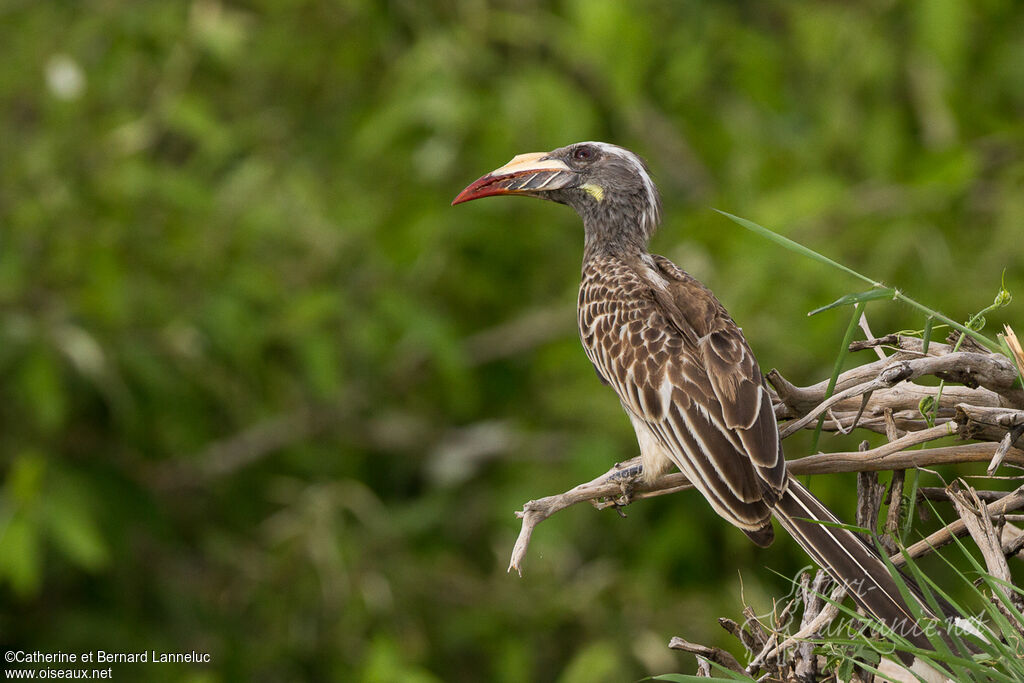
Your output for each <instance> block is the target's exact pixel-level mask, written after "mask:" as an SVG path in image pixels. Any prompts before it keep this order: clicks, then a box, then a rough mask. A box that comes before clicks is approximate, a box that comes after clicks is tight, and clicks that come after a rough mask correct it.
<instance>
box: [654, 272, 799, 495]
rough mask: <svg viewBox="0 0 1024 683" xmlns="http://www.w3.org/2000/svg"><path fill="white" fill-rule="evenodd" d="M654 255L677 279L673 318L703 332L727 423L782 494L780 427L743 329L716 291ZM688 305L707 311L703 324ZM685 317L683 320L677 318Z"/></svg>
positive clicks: (671, 279)
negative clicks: (687, 314)
mask: <svg viewBox="0 0 1024 683" xmlns="http://www.w3.org/2000/svg"><path fill="white" fill-rule="evenodd" d="M652 258H653V260H654V263H655V265H656V266H657V268H658V270H659V271H660V272H661V273H662V275H664V276H665V277H666V279H668V280H669V282H671V283H673V284H670V285H669V287H668V293H669V295H670V297H671V300H672V303H674V304H675V305H674V307H673V306H671V305H670V306H666V307H665V308H666V310H667V311H668V313H669V315H668V318H669V320H670V321H671V322H673V323H674V324H677V325H683V326H691V329H696V330H697V331H698V332H699V338H698V348H699V350H700V352H701V357H702V360H703V363H704V367H705V368H706V370H707V376H708V380H709V382H710V384H711V386H712V388H713V390H714V392H715V396H716V397H717V398H718V401H719V403H720V404H721V406H722V416H723V418H724V420H725V423H726V426H727V427H729V428H730V429H732V430H735V432H736V434H737V435H738V436H739V438H740V440H741V441H742V442H743V448H744V450H745V451H746V455H747V456H748V457H749V458H750V460H751V461H752V462H753V463H754V465H755V466H756V467H757V470H758V474H759V475H760V476H761V477H762V478H763V479H764V481H765V483H766V484H768V486H769V487H770V488H771V489H772V490H773V491H775V492H776V493H777V494H779V493H781V492H782V491H783V489H784V488H785V479H786V461H785V460H784V459H783V455H782V443H781V442H780V440H779V428H778V424H777V423H776V421H775V412H774V411H773V410H772V403H771V396H769V394H768V390H767V389H766V388H765V384H764V378H763V377H762V376H761V368H760V367H759V366H758V364H757V358H755V357H754V352H753V351H751V349H750V345H749V344H747V340H746V337H744V336H743V331H742V330H741V329H740V328H739V327H738V326H737V325H736V323H735V322H733V319H732V318H731V317H730V316H729V314H728V312H726V310H725V307H723V306H722V304H721V303H720V302H719V301H718V299H717V298H716V297H715V295H714V294H712V293H711V290H709V289H708V288H707V287H705V286H704V285H703V284H701V283H700V282H699V281H698V280H696V279H695V278H693V277H691V276H690V275H689V274H687V273H685V272H683V271H682V270H681V269H680V268H679V267H678V266H676V265H675V264H674V263H672V262H671V261H669V260H668V259H667V258H665V257H664V256H653V257H652ZM687 307H689V309H690V310H695V311H699V312H701V313H703V322H701V321H700V320H694V321H692V322H691V321H688V320H686V319H685V313H684V311H686V310H687ZM676 311H678V313H676ZM680 317H683V320H681V321H679V322H676V320H677V319H678V318H680Z"/></svg>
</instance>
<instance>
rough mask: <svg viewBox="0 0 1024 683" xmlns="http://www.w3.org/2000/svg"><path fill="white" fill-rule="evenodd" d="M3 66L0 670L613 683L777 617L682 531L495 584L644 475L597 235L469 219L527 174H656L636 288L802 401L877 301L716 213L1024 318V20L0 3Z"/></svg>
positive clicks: (770, 563) (586, 549)
mask: <svg viewBox="0 0 1024 683" xmlns="http://www.w3.org/2000/svg"><path fill="white" fill-rule="evenodd" d="M0 46H2V47H0V54H2V55H3V59H2V60H0V481H2V486H0V647H3V648H4V649H11V648H14V649H24V650H42V651H50V652H52V651H57V650H62V651H65V652H75V651H86V650H98V649H101V650H105V651H113V652H130V651H142V650H156V651H169V652H188V651H191V650H196V651H199V652H209V653H210V654H211V657H212V660H213V663H212V664H211V665H210V666H200V667H186V666H179V667H175V666H160V665H148V666H147V665H124V666H123V667H116V668H115V678H118V677H120V678H122V680H194V681H233V680H251V681H285V680H296V681H298V680H313V681H316V680H362V681H380V682H386V681H413V682H427V681H480V680H487V681H510V682H511V681H526V680H535V681H561V682H563V683H575V682H577V681H597V680H636V679H639V678H641V677H643V676H645V675H651V674H658V673H664V672H669V671H692V670H693V666H694V661H693V659H692V658H691V657H689V656H683V655H676V654H674V653H671V652H670V651H669V650H667V649H666V643H667V641H668V639H669V637H670V636H672V635H682V636H684V637H686V638H687V639H689V640H693V641H698V642H702V643H705V644H716V643H718V644H721V643H726V644H728V646H729V647H731V648H733V649H735V646H736V643H735V641H731V640H730V639H729V638H728V637H727V635H726V634H725V632H724V631H721V630H720V629H719V627H718V626H717V624H716V623H715V618H716V617H718V616H730V617H733V618H737V617H738V616H739V613H740V609H741V607H742V604H743V599H745V600H746V601H747V602H749V603H752V604H754V605H755V607H758V608H759V609H765V608H767V607H768V606H769V605H770V597H771V596H773V595H774V596H782V595H784V594H785V593H786V592H787V585H786V581H785V579H783V578H780V577H779V576H777V575H776V574H775V573H773V571H777V572H781V573H783V574H792V573H793V572H795V571H796V570H797V569H798V568H799V567H800V566H802V565H803V564H804V563H805V562H806V560H805V559H804V557H803V556H802V555H801V554H800V553H799V551H798V550H797V549H796V547H795V545H794V544H793V543H792V542H791V541H790V540H789V539H780V540H779V541H778V542H777V543H776V544H775V546H774V547H772V548H771V549H769V550H759V549H757V548H755V547H754V546H753V545H751V544H750V543H749V542H748V541H747V540H746V538H745V537H744V536H743V535H742V534H741V533H739V532H738V531H736V530H734V529H732V528H731V527H728V525H726V524H725V523H723V522H721V521H719V520H718V519H717V518H716V517H715V516H714V514H713V513H712V512H711V510H710V508H709V507H708V506H707V505H706V504H705V503H704V501H702V500H700V499H699V497H698V496H696V495H695V494H692V493H689V494H680V495H676V496H669V497H666V498H662V499H658V500H654V501H645V502H642V503H639V504H636V505H634V506H632V507H630V508H629V509H628V517H627V518H626V519H620V518H618V516H617V515H616V514H615V513H614V512H611V511H606V512H602V513H598V512H595V511H594V510H592V509H590V508H589V507H586V506H581V507H578V508H575V509H570V510H567V511H565V512H562V513H561V514H559V515H557V516H556V517H555V518H553V519H551V520H550V521H548V522H546V523H544V524H543V525H541V526H540V527H539V528H538V530H537V532H536V534H535V537H534V541H533V545H532V546H531V548H530V553H529V555H528V557H527V562H526V566H525V575H524V577H523V578H522V579H520V578H517V577H515V576H514V575H513V576H510V575H508V574H506V572H505V568H506V566H507V561H508V555H509V552H510V550H511V547H512V543H513V541H514V539H515V537H516V534H517V532H518V520H516V519H515V518H514V517H513V515H512V512H513V511H514V510H516V509H519V508H520V507H521V505H522V504H523V503H524V502H525V501H527V500H529V499H531V498H536V497H540V496H543V495H548V494H552V493H556V492H559V491H562V490H565V489H567V488H570V487H571V486H573V485H575V484H577V483H579V482H581V481H585V480H588V479H590V478H592V477H593V476H596V475H597V474H599V473H601V472H603V471H604V470H605V469H607V468H608V467H609V466H610V464H611V463H613V462H615V461H618V460H624V459H626V458H629V457H632V456H633V455H634V454H635V452H636V445H635V441H634V438H633V435H632V431H631V429H630V427H629V424H628V421H627V420H626V419H625V417H623V416H622V415H621V409H620V407H619V405H618V402H617V400H616V399H615V398H614V396H613V395H612V393H611V392H610V391H609V390H607V389H606V388H604V387H601V386H600V385H599V383H598V380H597V378H596V377H595V376H594V372H593V370H592V368H591V367H590V365H589V363H588V362H587V360H586V358H585V357H584V355H583V353H582V352H581V350H580V349H579V346H578V341H577V339H576V333H575V328H574V306H575V294H576V292H575V289H576V285H577V281H578V269H579V264H580V256H581V251H582V230H581V226H580V224H579V220H578V218H577V217H576V216H575V215H574V214H573V213H572V212H571V211H570V210H568V209H566V208H564V207H559V206H556V205H552V204H548V203H544V202H533V201H529V202H528V201H523V200H520V199H508V200H498V199H494V200H488V201H484V202H476V203H472V204H467V205H465V206H459V207H456V208H452V207H450V206H449V202H450V201H451V199H452V198H453V197H454V196H455V194H456V193H457V192H458V191H459V190H460V189H461V188H462V187H464V186H465V185H466V184H468V183H469V182H470V181H472V180H474V179H475V178H476V177H478V176H479V175H482V174H483V173H485V172H486V171H489V170H491V169H493V168H495V167H497V166H499V165H501V164H503V163H504V162H505V161H507V160H508V159H509V158H511V157H512V156H513V155H515V154H518V153H522V152H530V151H543V150H547V149H552V148H555V147H559V146H562V145H565V144H568V143H570V142H574V141H578V140H588V139H597V140H606V141H610V142H614V143H617V144H621V145H623V146H626V147H629V148H631V149H633V150H634V151H636V152H638V153H639V154H641V155H643V156H645V157H646V158H647V159H648V161H649V163H650V166H651V168H652V172H653V174H654V175H655V178H656V180H657V182H658V183H659V185H660V187H661V190H662V194H663V197H664V202H665V215H666V219H665V223H664V225H663V227H662V229H661V231H660V232H659V234H658V235H657V236H656V238H655V240H654V245H653V249H654V250H655V251H657V252H659V253H663V254H665V255H667V256H669V257H670V258H672V259H673V260H675V261H677V262H678V263H679V264H680V265H681V266H682V267H684V268H685V269H686V270H688V271H690V272H691V273H693V274H694V275H696V276H697V277H699V278H700V279H702V280H703V281H705V282H706V283H707V284H708V285H709V286H711V287H712V288H713V289H714V290H715V291H716V292H717V293H718V295H719V297H720V298H721V299H722V301H723V302H724V303H725V305H726V306H727V307H728V308H729V309H730V310H731V311H732V313H733V315H734V317H735V318H736V319H737V321H738V322H739V323H740V324H741V325H742V326H743V328H744V330H745V332H746V334H747V336H748V338H749V339H750V342H751V344H752V346H753V348H754V349H755V351H756V352H757V353H758V356H759V358H760V360H761V363H762V366H763V367H765V368H766V369H767V368H771V367H777V368H779V370H780V371H781V372H782V373H783V374H784V375H785V376H786V377H788V378H789V379H790V380H792V381H795V382H798V383H809V382H813V381H818V380H820V379H822V378H824V377H826V376H827V375H828V373H829V372H830V369H831V365H832V363H833V359H834V357H835V354H836V351H837V350H838V347H839V342H840V340H841V338H842V333H843V331H844V330H845V327H846V324H847V320H848V312H846V311H844V310H838V311H830V312H826V313H823V314H821V315H818V316H815V317H812V318H808V317H807V316H806V312H807V311H809V310H811V309H813V308H816V307H818V306H820V305H823V304H825V303H828V302H829V301H832V300H834V299H835V298H837V297H839V296H841V295H843V294H845V293H848V292H851V291H858V290H859V289H863V285H862V284H861V283H858V282H856V281H853V280H851V279H850V278H848V277H846V276H843V275H841V274H838V273H836V272H835V271H829V270H827V269H825V268H824V267H823V266H821V265H820V264H817V263H815V262H813V261H809V260H807V259H804V258H802V257H800V256H798V255H796V254H794V253H792V252H788V251H784V250H781V249H780V248H779V247H777V246H776V245H773V244H771V243H770V242H767V241H765V240H763V239H762V238H760V237H757V236H755V235H754V234H752V233H749V232H747V231H745V230H743V229H742V228H740V227H739V226H736V225H735V224H733V223H731V222H729V221H727V220H726V219H725V218H723V217H721V216H720V215H718V214H716V213H714V212H713V211H711V208H712V207H714V208H720V209H722V210H725V211H728V212H730V213H734V214H737V215H740V216H744V217H747V218H750V219H751V220H754V221H757V222H758V223H761V224H763V225H766V226H768V227H771V228H773V229H775V230H777V231H779V232H781V233H783V234H785V235H787V236H789V237H791V238H793V239H796V240H798V241H801V242H803V243H805V244H807V245H808V246H810V247H812V248H815V249H817V250H819V251H821V252H823V253H826V254H828V255H830V256H832V257H834V258H836V259H837V260H840V261H842V262H843V263H845V264H847V265H849V266H851V267H853V268H856V269H858V270H860V271H862V272H865V273H867V274H869V275H871V276H872V277H875V278H878V279H881V280H883V281H885V282H886V283H887V284H891V285H895V286H898V287H900V288H901V289H903V290H905V291H907V292H908V293H909V294H910V295H911V296H914V297H915V298H917V299H919V300H921V301H923V302H925V303H927V304H929V305H931V306H933V307H936V308H939V309H941V310H942V311H944V312H945V313H947V314H949V315H951V316H953V317H954V318H957V319H966V318H967V317H968V316H969V315H970V314H971V313H972V312H973V311H976V310H979V309H981V308H983V307H984V306H986V305H988V304H989V303H990V302H991V300H992V297H993V295H994V294H995V292H996V291H997V290H998V288H999V282H1000V275H1001V273H1002V271H1003V270H1004V269H1005V270H1006V284H1007V286H1008V288H1009V289H1010V290H1011V291H1013V292H1019V291H1020V289H1021V287H1022V285H1024V275H1022V271H1021V265H1022V256H1024V248H1022V234H1024V192H1022V188H1024V5H1022V4H1021V3H1015V2H1010V1H1008V0H1002V1H1001V0H979V1H977V2H971V3H967V2H959V1H956V0H923V1H921V2H911V3H901V2H894V1H888V0H875V1H870V2H860V3H855V4H846V3H838V2H782V1H777V2H764V3H745V2H733V3H725V2H718V3H713V2H693V1H691V2H678V3H668V2H665V3H657V2H635V3H626V2H621V1H620V0H564V1H561V2H554V3H546V2H529V1H516V2H513V1H508V2H492V3H488V2H484V1H483V0H430V1H426V0H416V1H413V0H404V1H395V2H383V1H366V2H358V1H354V2H344V1H341V2H326V1H320V2H315V1H301V0H295V1H289V0H279V1H271V0H264V1H262V2H261V1H258V0H255V1H251V2H219V1H217V0H195V1H194V2H169V1H159V2H158V1H150V2H118V1H116V0H96V1H92V2H56V1H43V2H40V1H36V0H5V1H4V2H2V3H0ZM869 314H870V318H871V322H872V325H873V326H874V328H875V331H876V332H877V333H883V332H888V331H894V330H898V329H914V328H918V329H919V328H920V327H921V326H922V325H923V320H922V319H921V317H920V315H919V314H917V313H915V312H914V311H912V310H911V309H909V308H904V307H899V306H896V305H893V304H887V303H885V302H881V303H879V302H875V303H872V304H871V305H870V306H869ZM998 315H999V316H1000V317H999V319H996V316H992V319H991V320H990V321H989V329H990V330H992V329H993V328H994V327H995V324H996V323H1001V322H1003V321H1004V320H1007V321H1015V320H1016V321H1021V320H1022V317H1021V316H1020V314H1019V305H1018V304H1017V303H1016V302H1015V303H1014V304H1012V305H1011V306H1010V307H1009V308H1007V309H1004V310H1003V311H1001V312H1000V313H999V314H998ZM1021 324H1022V325H1024V322H1022V323H1021ZM871 358H873V356H871V355H869V354H862V356H861V357H860V358H859V360H851V361H850V362H866V361H867V360H870V359H871ZM860 438H863V437H862V435H854V436H852V437H848V438H836V437H826V438H824V439H823V441H822V442H821V448H822V449H824V450H826V451H828V450H841V449H846V448H850V447H853V446H854V445H855V444H856V443H857V441H858V440H859V439H860ZM801 439H802V440H801ZM801 439H794V440H792V441H791V442H787V452H788V454H789V456H790V457H795V456H798V455H802V454H806V452H807V448H808V447H809V440H807V439H806V438H803V437H801ZM851 482H852V480H851V479H850V478H849V477H818V478H816V479H815V480H814V481H813V482H812V485H813V488H814V490H815V491H816V492H818V493H819V495H821V496H822V497H823V498H824V499H825V500H826V501H827V502H829V503H830V504H832V505H834V506H835V507H836V508H837V509H838V510H839V511H840V512H841V514H842V516H844V517H846V518H850V517H851V515H852V510H853V507H852V493H851Z"/></svg>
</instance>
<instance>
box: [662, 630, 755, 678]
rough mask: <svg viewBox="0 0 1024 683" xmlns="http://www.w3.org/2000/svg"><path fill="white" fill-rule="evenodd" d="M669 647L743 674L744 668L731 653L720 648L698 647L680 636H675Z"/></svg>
mask: <svg viewBox="0 0 1024 683" xmlns="http://www.w3.org/2000/svg"><path fill="white" fill-rule="evenodd" d="M668 646H669V647H670V648H672V649H673V650H682V651H683V652H689V653H691V654H695V655H697V656H698V657H703V658H704V659H709V660H711V661H712V662H715V663H716V664H720V665H722V666H724V667H725V668H727V669H730V670H732V671H736V672H737V673H743V667H742V666H740V663H739V662H738V661H736V658H735V657H733V656H732V655H731V654H730V653H728V652H726V651H725V650H723V649H722V648H720V647H707V646H705V645H698V644H696V643H691V642H689V641H687V640H683V639H682V638H680V637H679V636H673V638H672V640H670V641H668Z"/></svg>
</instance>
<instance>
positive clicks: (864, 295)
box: [807, 287, 896, 317]
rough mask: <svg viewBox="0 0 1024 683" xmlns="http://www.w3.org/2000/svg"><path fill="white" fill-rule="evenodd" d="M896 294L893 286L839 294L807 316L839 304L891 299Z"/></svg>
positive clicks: (845, 304)
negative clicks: (843, 294) (857, 292)
mask: <svg viewBox="0 0 1024 683" xmlns="http://www.w3.org/2000/svg"><path fill="white" fill-rule="evenodd" d="M895 296H896V288H895V287H883V288H881V289H869V290H867V291H866V292H860V293H859V294H847V295H845V296H841V297H839V298H838V299H836V300H835V301H833V302H832V303H830V304H828V305H827V306H822V307H821V308H815V309H814V310H813V311H811V312H810V313H808V314H807V315H808V317H809V316H812V315H816V314H818V313H821V312H822V311H828V310H830V309H833V308H838V307H840V306H849V305H850V304H859V303H862V302H864V301H875V300H876V299H892V298H895Z"/></svg>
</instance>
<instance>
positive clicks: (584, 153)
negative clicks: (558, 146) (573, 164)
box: [572, 145, 594, 161]
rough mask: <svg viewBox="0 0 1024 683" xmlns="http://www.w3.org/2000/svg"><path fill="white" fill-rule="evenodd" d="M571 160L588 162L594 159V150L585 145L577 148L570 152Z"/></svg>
mask: <svg viewBox="0 0 1024 683" xmlns="http://www.w3.org/2000/svg"><path fill="white" fill-rule="evenodd" d="M572 158H573V159H575V160H576V161H590V160H591V159H593V158H594V149H593V148H592V147H588V146H587V145H583V146H581V147H577V148H576V149H574V150H573V151H572Z"/></svg>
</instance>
